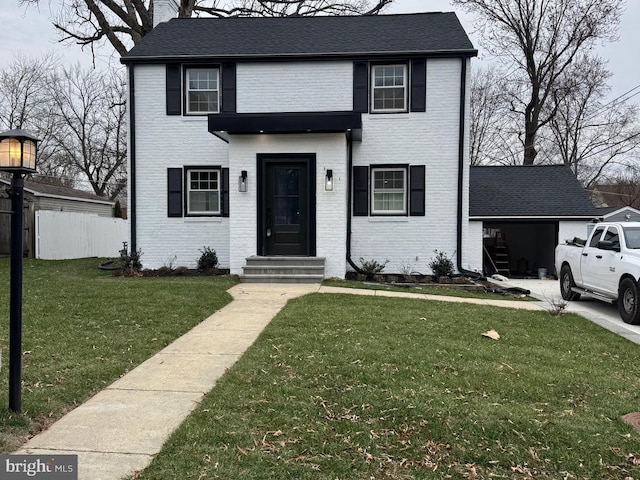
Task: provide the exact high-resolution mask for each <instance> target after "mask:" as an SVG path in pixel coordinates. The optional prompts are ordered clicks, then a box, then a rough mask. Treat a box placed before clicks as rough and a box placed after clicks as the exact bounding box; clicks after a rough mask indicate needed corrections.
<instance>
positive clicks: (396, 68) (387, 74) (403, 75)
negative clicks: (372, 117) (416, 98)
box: [371, 64, 407, 113]
mask: <svg viewBox="0 0 640 480" xmlns="http://www.w3.org/2000/svg"><path fill="white" fill-rule="evenodd" d="M371 84H372V86H371V91H372V94H371V99H372V102H371V103H372V106H371V111H372V112H388V113H393V112H406V111H407V65H404V64H400V65H373V67H372V68H371Z"/></svg>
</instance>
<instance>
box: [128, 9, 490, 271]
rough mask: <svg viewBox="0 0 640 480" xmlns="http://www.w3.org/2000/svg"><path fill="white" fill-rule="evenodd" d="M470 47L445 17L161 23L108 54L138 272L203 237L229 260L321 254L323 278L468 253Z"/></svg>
mask: <svg viewBox="0 0 640 480" xmlns="http://www.w3.org/2000/svg"><path fill="white" fill-rule="evenodd" d="M163 11H164V7H163V9H161V8H158V9H157V11H156V16H158V15H160V13H161V12H163ZM476 54H477V51H476V50H475V49H474V47H473V45H472V44H471V42H470V41H469V39H468V37H467V35H466V33H465V32H464V30H463V28H462V27H461V25H460V23H459V21H458V19H457V17H456V15H455V14H454V13H420V14H408V15H380V16H360V17H327V16H323V17H285V18H223V19H214V18H206V19H205V18H191V19H176V18H173V19H171V20H168V21H164V22H160V23H159V24H158V25H157V26H156V28H154V30H153V31H152V32H151V33H150V34H149V35H147V36H146V37H145V38H144V39H143V40H142V41H141V42H140V43H139V44H138V45H136V46H135V47H134V48H133V49H132V50H131V51H130V52H129V53H128V54H127V55H125V56H124V57H123V58H122V62H123V63H124V64H125V65H126V66H127V67H128V70H129V74H128V75H129V77H128V78H129V127H130V142H129V182H130V183H129V202H130V203H129V219H130V220H129V221H130V227H131V248H132V249H140V250H142V252H143V263H144V265H145V266H147V267H152V268H153V267H159V266H162V265H163V264H165V263H166V262H168V261H169V259H172V260H173V259H174V258H175V262H176V264H178V265H186V266H194V265H195V263H196V261H197V259H198V257H199V254H200V253H199V250H200V249H202V248H203V247H204V246H207V247H210V248H213V249H215V250H216V252H217V254H218V257H219V259H220V264H221V267H224V268H230V270H231V272H232V273H236V274H242V273H243V268H245V266H246V262H247V259H248V258H252V257H290V256H293V257H314V258H315V257H318V258H324V259H325V261H324V273H323V274H322V275H323V276H324V277H344V276H345V273H346V272H347V271H349V270H352V269H354V267H357V266H358V265H359V263H360V262H359V259H360V258H364V259H367V260H377V261H379V262H384V261H386V260H389V263H388V264H387V267H386V269H385V272H390V273H391V272H401V271H402V270H406V269H408V268H413V269H414V270H416V271H420V272H423V273H427V272H428V270H429V269H428V267H427V263H428V261H429V259H430V258H431V257H433V255H434V250H436V249H437V250H440V251H444V252H446V253H447V254H449V255H451V256H454V258H455V259H456V263H457V268H458V269H459V270H464V269H473V268H479V267H481V265H482V258H475V257H477V256H480V255H467V254H466V252H468V251H469V249H468V245H467V243H468V238H469V232H468V229H469V218H468V211H469V207H468V191H469V167H468V165H469V161H468V160H469V159H468V138H469V128H468V127H469V63H470V58H471V57H473V56H475V55H476ZM471 257H474V258H471ZM480 257H481V256H480Z"/></svg>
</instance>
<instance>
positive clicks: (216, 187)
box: [186, 169, 220, 215]
mask: <svg viewBox="0 0 640 480" xmlns="http://www.w3.org/2000/svg"><path fill="white" fill-rule="evenodd" d="M186 190H187V192H186V193H187V215H219V214H220V170H219V169H189V170H187V188H186Z"/></svg>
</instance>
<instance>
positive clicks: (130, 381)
mask: <svg viewBox="0 0 640 480" xmlns="http://www.w3.org/2000/svg"><path fill="white" fill-rule="evenodd" d="M238 358H240V355H199V354H188V355H185V354H164V353H160V354H157V355H154V356H153V357H151V358H150V359H149V360H147V361H146V362H144V363H142V364H140V365H139V366H138V367H136V368H134V369H133V370H131V371H130V372H129V373H127V374H126V375H125V376H124V377H122V378H121V379H119V380H117V381H115V382H114V383H112V384H111V385H109V387H108V388H110V389H121V390H150V391H158V390H162V391H179V392H200V393H202V394H205V393H207V392H208V391H209V390H211V389H212V388H213V386H214V385H215V384H216V380H217V379H218V378H220V377H221V376H222V375H223V374H224V372H226V370H227V369H228V368H229V367H230V366H231V365H233V364H234V363H235V362H236V361H237V360H238Z"/></svg>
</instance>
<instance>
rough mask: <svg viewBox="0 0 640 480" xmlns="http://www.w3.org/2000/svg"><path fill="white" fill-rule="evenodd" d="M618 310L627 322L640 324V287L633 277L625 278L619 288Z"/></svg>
mask: <svg viewBox="0 0 640 480" xmlns="http://www.w3.org/2000/svg"><path fill="white" fill-rule="evenodd" d="M618 312H620V317H621V318H622V320H623V321H624V322H625V323H629V324H631V325H638V324H640V288H638V284H637V282H636V281H635V280H634V279H633V278H629V277H627V278H625V279H623V280H622V282H620V288H619V289H618Z"/></svg>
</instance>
